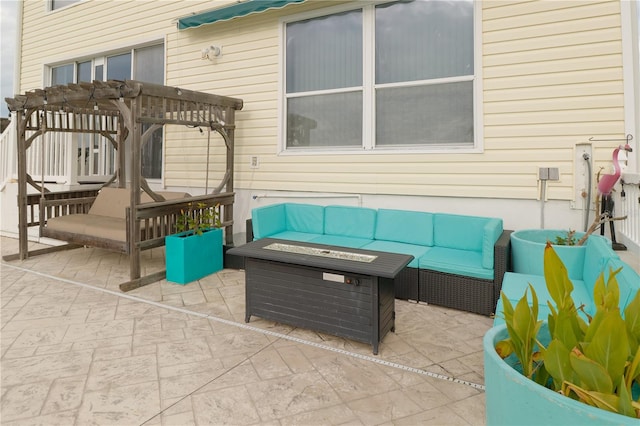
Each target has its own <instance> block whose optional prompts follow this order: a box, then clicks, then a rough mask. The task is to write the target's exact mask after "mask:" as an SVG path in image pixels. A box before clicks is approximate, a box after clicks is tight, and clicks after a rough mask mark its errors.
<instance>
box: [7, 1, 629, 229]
mask: <svg viewBox="0 0 640 426" xmlns="http://www.w3.org/2000/svg"><path fill="white" fill-rule="evenodd" d="M225 3H229V2H227V1H225V0H221V1H215V2H211V1H194V0H189V1H154V2H140V1H130V2H120V1H102V0H100V1H97V0H84V1H82V2H80V3H78V4H75V5H73V6H71V7H68V8H65V9H62V10H58V11H55V12H47V7H46V2H45V1H33V0H32V1H27V2H25V4H24V14H23V19H24V20H23V26H22V30H23V34H22V40H23V46H22V62H21V76H20V87H21V92H24V91H27V90H30V89H34V88H39V87H43V86H44V85H45V84H46V79H45V70H46V68H45V65H55V64H59V63H64V62H65V61H68V60H73V59H80V58H82V57H91V56H92V55H95V54H96V53H108V52H111V51H116V50H118V49H121V48H128V47H133V46H137V45H143V44H145V43H149V42H152V41H157V40H164V43H165V48H166V66H165V73H166V84H168V85H171V86H178V87H184V88H186V89H193V90H200V91H206V92H212V93H218V94H221V95H229V96H234V97H239V98H241V99H243V100H244V108H243V110H242V111H240V112H238V114H237V131H236V148H235V161H236V173H235V188H236V190H237V191H238V193H239V200H240V203H241V205H243V206H244V207H245V208H244V209H242V208H241V209H239V211H241V212H243V213H240V214H241V215H245V216H246V215H247V214H248V211H249V208H250V207H251V206H253V205H255V202H256V201H255V200H256V198H254V197H255V195H256V194H263V195H264V194H269V193H273V192H277V191H287V192H290V193H294V194H309V193H331V194H357V197H354V198H353V199H354V200H359V201H358V202H359V203H363V200H365V201H364V203H365V204H371V205H376V206H383V205H386V204H389V205H398V202H400V203H402V202H404V203H406V205H407V206H408V207H407V208H410V207H411V206H414V207H416V208H425V207H426V208H429V207H432V203H436V202H437V203H438V204H437V205H438V209H437V210H439V211H461V212H469V213H477V214H490V213H491V212H494V215H496V216H501V217H505V216H508V215H509V214H511V215H512V216H513V217H511V218H510V219H506V221H505V222H506V225H507V226H508V227H512V228H513V227H518V228H520V227H526V226H531V225H533V226H536V225H537V214H534V215H531V213H529V214H528V216H527V219H524V220H523V219H522V217H521V213H524V212H531V210H532V209H537V208H538V203H539V201H538V197H539V193H540V192H539V186H538V168H539V167H558V168H559V170H560V180H559V181H558V182H550V183H549V186H548V190H547V197H548V199H549V200H550V206H549V208H548V210H547V212H548V214H553V215H555V216H557V217H558V220H557V221H556V222H557V224H558V226H559V227H567V226H573V227H574V228H575V227H581V213H580V212H579V211H577V210H578V209H579V208H580V206H579V205H578V204H579V201H580V200H576V191H577V190H579V189H580V186H584V183H582V182H574V180H575V178H574V174H575V171H576V168H577V167H580V164H576V161H575V159H574V158H575V150H576V144H580V143H588V144H591V146H592V149H593V159H594V171H597V170H598V169H599V168H600V167H608V166H609V165H610V157H611V151H612V149H613V148H614V147H615V146H617V145H618V143H617V142H611V141H589V139H590V138H594V139H611V138H620V137H622V136H623V135H624V134H625V133H626V132H627V128H626V127H625V114H624V91H623V89H624V84H623V83H624V82H623V58H622V52H623V48H622V43H623V41H622V35H621V34H622V31H621V3H620V1H619V0H611V1H606V0H601V1H598V0H593V1H583V0H580V1H573V0H568V1H564V0H559V1H533V2H531V1H522V2H520V1H503V0H497V1H483V2H479V3H477V5H476V8H477V12H476V13H477V14H479V18H478V20H477V24H478V25H479V28H481V34H479V37H478V40H477V42H476V47H477V50H476V54H480V55H481V56H480V58H479V59H480V60H479V61H478V63H479V64H480V67H478V68H477V75H478V76H479V78H480V80H481V81H480V83H481V89H482V90H481V93H480V97H479V99H478V100H479V101H480V102H479V106H478V108H477V110H476V111H477V113H479V114H480V116H479V118H480V120H479V122H480V124H481V125H482V127H481V135H482V140H481V141H480V142H481V144H480V145H481V147H482V149H481V150H480V152H474V153H469V152H467V153H433V152H431V153H427V152H405V153H397V152H396V153H379V152H378V153H360V154H353V153H350V154H325V155H319V154H313V155H292V154H290V153H286V154H283V153H281V152H280V146H281V143H280V139H279V138H281V137H282V135H281V133H282V130H281V125H280V123H281V118H280V111H281V107H280V103H281V97H282V93H281V80H280V79H281V73H282V64H281V61H282V59H281V55H282V38H281V37H282V34H281V27H282V24H281V19H282V18H283V17H287V16H290V15H298V14H300V15H301V16H303V15H304V14H305V13H308V12H311V11H313V10H316V9H326V8H327V7H330V8H333V7H337V6H339V5H340V4H342V3H350V2H340V1H332V2H325V1H316V0H309V1H307V2H305V3H302V4H295V5H290V6H287V7H286V8H284V9H281V10H270V11H267V12H263V13H260V14H255V15H250V16H247V17H243V18H238V19H234V20H232V21H227V22H219V23H215V24H212V25H205V26H202V27H200V28H194V29H188V30H183V31H178V30H177V28H176V22H175V21H176V19H177V18H178V17H181V16H186V15H188V14H190V13H193V12H200V11H204V10H208V9H211V8H212V7H215V6H220V5H223V4H225ZM328 5H329V6H328ZM212 44H215V45H221V46H222V56H221V57H219V58H217V59H215V60H214V61H208V60H202V59H201V49H202V48H204V47H206V46H209V45H212ZM634 137H636V135H634ZM636 148H637V145H636ZM221 149H222V148H221V142H220V140H219V139H218V138H216V137H215V135H213V136H212V138H211V147H210V150H211V152H212V153H214V154H215V153H216V152H219V150H221ZM206 150H207V134H206V132H205V133H204V134H200V132H198V131H197V130H194V129H182V128H178V127H169V128H167V129H166V135H165V152H164V164H165V166H164V176H163V180H162V182H157V183H156V184H158V185H161V186H164V187H172V188H188V189H189V188H191V189H193V188H203V186H204V185H203V181H204V176H205V170H204V169H205V166H204V165H203V162H202V157H203V155H205V154H206ZM252 157H257V159H258V167H257V168H252V167H251V166H250V162H251V158H252ZM214 158H215V156H214ZM212 162H213V163H214V165H212V168H218V167H215V163H216V160H215V159H213V160H212ZM218 177H220V176H219V175H217V174H216V173H212V174H211V175H210V181H211V185H209V187H212V186H215V182H216V181H217V179H218ZM192 191H193V190H192ZM193 192H196V191H193ZM322 200H324V199H322ZM334 200H335V199H334ZM470 202H471V203H475V204H474V205H475V206H477V207H475V208H472V209H469V207H468V206H469V204H470ZM496 203H497V204H496ZM496 205H499V210H498V211H496ZM572 207H573V208H574V209H575V210H573V209H572ZM431 210H436V209H434V208H431ZM508 212H512V213H508ZM238 219H242V218H238Z"/></svg>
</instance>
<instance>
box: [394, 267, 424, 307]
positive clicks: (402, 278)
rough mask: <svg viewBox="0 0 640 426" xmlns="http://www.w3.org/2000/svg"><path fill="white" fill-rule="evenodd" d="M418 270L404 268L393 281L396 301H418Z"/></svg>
mask: <svg viewBox="0 0 640 426" xmlns="http://www.w3.org/2000/svg"><path fill="white" fill-rule="evenodd" d="M418 279H419V278H418V269H416V268H409V267H406V268H404V269H403V270H402V271H401V272H400V273H399V274H398V275H396V278H395V279H394V280H393V286H394V288H395V295H396V299H402V300H416V301H417V300H418Z"/></svg>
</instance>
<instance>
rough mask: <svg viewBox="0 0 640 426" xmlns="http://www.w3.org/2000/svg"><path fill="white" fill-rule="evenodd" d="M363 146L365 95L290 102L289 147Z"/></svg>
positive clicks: (338, 95)
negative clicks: (363, 103)
mask: <svg viewBox="0 0 640 426" xmlns="http://www.w3.org/2000/svg"><path fill="white" fill-rule="evenodd" d="M361 145H362V92H352V93H336V94H331V95H318V96H305V97H300V98H291V99H288V100H287V147H288V148H296V147H327V146H330V147H346V146H350V147H353V146H361Z"/></svg>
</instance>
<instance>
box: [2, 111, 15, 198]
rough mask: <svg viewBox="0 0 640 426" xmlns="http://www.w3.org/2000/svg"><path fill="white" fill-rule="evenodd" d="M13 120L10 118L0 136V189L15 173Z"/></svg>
mask: <svg viewBox="0 0 640 426" xmlns="http://www.w3.org/2000/svg"><path fill="white" fill-rule="evenodd" d="M15 122H16V121H15V120H13V119H12V120H11V122H10V124H9V126H8V127H7V128H6V129H4V132H2V136H1V137H0V191H2V190H4V188H5V186H6V185H7V183H8V182H9V181H10V180H11V179H12V178H14V177H15V175H16V173H15V172H16V170H15V167H16V151H15V147H16V143H15V141H16V126H15Z"/></svg>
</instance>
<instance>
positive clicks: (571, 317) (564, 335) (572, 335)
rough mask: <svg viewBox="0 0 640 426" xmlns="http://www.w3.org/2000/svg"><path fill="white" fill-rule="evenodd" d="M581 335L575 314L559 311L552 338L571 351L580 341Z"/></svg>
mask: <svg viewBox="0 0 640 426" xmlns="http://www.w3.org/2000/svg"><path fill="white" fill-rule="evenodd" d="M581 334H582V333H581V330H580V327H579V326H578V323H577V321H576V314H575V313H570V312H567V311H559V312H558V316H557V318H556V323H555V329H554V330H553V334H552V336H553V337H554V338H556V339H559V340H560V341H562V343H563V344H564V345H565V346H566V347H567V348H568V349H573V348H575V347H576V346H577V345H578V342H579V341H580V340H581V339H582V335H581Z"/></svg>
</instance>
